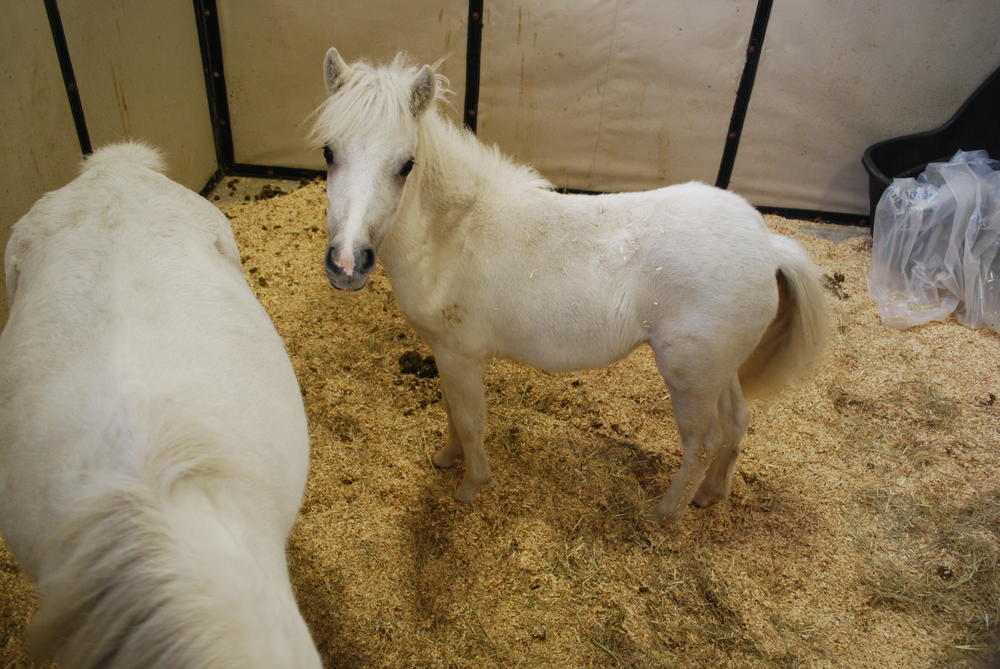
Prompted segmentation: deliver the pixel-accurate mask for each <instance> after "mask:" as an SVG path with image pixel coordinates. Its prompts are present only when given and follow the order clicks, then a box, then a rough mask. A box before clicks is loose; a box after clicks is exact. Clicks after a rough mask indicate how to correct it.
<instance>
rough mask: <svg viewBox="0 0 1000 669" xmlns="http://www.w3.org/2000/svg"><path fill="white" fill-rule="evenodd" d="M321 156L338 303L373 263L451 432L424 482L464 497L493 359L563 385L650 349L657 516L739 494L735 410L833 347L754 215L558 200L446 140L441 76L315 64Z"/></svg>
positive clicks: (693, 203)
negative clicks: (660, 469)
mask: <svg viewBox="0 0 1000 669" xmlns="http://www.w3.org/2000/svg"><path fill="white" fill-rule="evenodd" d="M324 78H325V84H326V88H327V92H328V93H329V94H330V96H329V98H328V99H327V100H326V102H325V103H324V104H323V105H322V106H321V107H320V108H319V109H318V110H317V112H316V115H315V124H314V129H313V136H314V138H315V140H316V142H317V144H321V145H322V146H323V151H324V155H325V156H326V159H327V164H328V173H327V191H328V195H329V207H328V220H327V228H328V234H329V248H328V249H327V253H326V257H325V261H324V262H325V265H326V272H327V276H328V278H329V280H330V283H331V284H332V285H333V286H334V287H336V288H339V289H345V290H356V289H358V288H360V287H362V286H363V285H364V284H365V281H366V280H367V277H368V274H369V272H370V271H371V269H372V267H373V266H374V264H375V260H376V253H377V254H378V256H379V257H381V258H382V259H383V262H384V263H385V267H386V270H387V272H388V274H389V278H390V280H391V282H392V286H393V291H394V292H395V294H396V297H397V299H398V300H399V305H400V309H401V310H402V312H403V314H404V315H405V316H406V317H407V319H408V320H409V321H410V323H411V324H412V325H413V327H414V328H415V329H416V330H417V332H418V333H419V334H420V335H421V336H422V337H423V339H424V340H425V341H426V342H427V343H428V345H429V346H430V347H431V349H432V350H433V352H434V356H435V358H436V360H437V364H438V369H439V371H440V374H441V387H442V397H443V399H444V403H445V408H446V410H447V413H448V426H449V436H448V442H447V444H446V445H445V446H444V447H443V448H442V449H441V450H439V451H438V452H437V453H436V454H435V456H434V462H435V463H436V464H437V465H438V466H441V467H447V466H450V465H452V464H454V463H455V462H457V461H458V460H459V459H460V458H464V460H465V475H464V477H463V479H462V482H461V484H460V485H459V487H458V490H457V491H456V497H457V498H458V499H460V500H462V501H471V500H472V499H473V498H474V496H475V494H476V492H477V491H478V490H479V489H480V488H481V487H482V486H483V485H485V484H486V483H487V482H488V481H489V479H490V468H489V464H488V462H487V460H486V454H485V452H484V450H483V429H484V423H485V416H486V405H485V398H484V395H483V384H482V374H483V368H484V363H485V361H486V360H487V359H488V358H490V357H504V358H512V359H515V360H520V361H523V362H526V363H529V364H532V365H535V366H537V367H541V368H543V369H548V370H554V371H569V370H575V369H582V368H592V367H599V366H602V365H607V364H610V363H612V362H615V361H616V360H619V359H621V358H622V357H624V356H625V355H627V354H628V353H629V352H630V351H631V350H632V349H633V348H635V347H636V346H638V345H639V344H642V343H647V344H649V345H650V346H651V347H652V349H653V352H654V354H655V356H656V363H657V367H658V369H659V371H660V374H661V375H662V376H663V378H664V380H665V381H666V383H667V386H668V387H669V389H670V394H671V399H672V402H673V407H674V416H675V418H676V421H677V425H678V428H679V430H680V436H681V442H682V445H683V449H684V453H683V460H682V464H681V469H680V472H679V473H678V474H677V476H676V477H675V479H674V481H673V483H672V484H671V486H670V489H669V490H668V491H667V493H666V495H664V497H663V498H662V499H661V500H660V502H659V504H658V505H657V507H656V511H655V513H654V516H655V517H656V518H657V519H660V520H663V521H665V522H669V521H672V520H675V519H676V518H678V517H679V516H680V515H681V514H682V513H683V511H684V509H685V508H686V507H687V505H688V504H689V503H690V502H692V501H694V502H695V503H696V504H698V505H699V506H705V505H708V504H713V503H715V502H718V501H719V500H721V499H724V498H725V497H726V496H727V495H728V494H729V491H730V486H731V482H732V476H733V468H734V465H735V463H736V459H737V455H738V454H739V446H740V441H741V439H742V438H743V435H744V433H745V431H746V426H747V420H748V418H747V408H746V403H745V400H744V393H747V394H759V393H762V392H763V391H765V390H768V389H777V388H780V387H781V386H783V385H784V384H785V383H787V382H788V381H789V380H790V379H792V378H794V377H797V376H802V375H803V374H804V373H805V372H806V371H807V370H808V369H809V368H810V366H811V365H812V363H813V362H814V361H815V360H816V359H817V358H818V356H819V355H820V353H821V351H822V349H823V346H824V343H825V339H826V311H825V305H824V303H823V302H824V297H823V294H822V291H821V289H820V285H819V282H818V280H817V272H816V268H815V267H814V266H813V264H812V263H811V262H810V260H809V258H808V257H807V256H806V254H805V252H804V251H803V250H802V249H801V248H800V247H799V246H798V245H797V244H796V243H795V242H793V241H792V240H790V239H788V238H785V237H781V236H778V235H773V234H770V233H769V232H768V231H767V229H766V228H765V227H764V224H763V221H762V220H761V217H760V215H759V214H758V213H757V212H756V211H755V210H754V209H753V207H751V206H750V205H749V204H747V202H746V201H745V200H743V199H742V198H740V197H739V196H737V195H734V194H732V193H729V192H726V191H722V190H719V189H716V188H711V187H709V186H705V185H703V184H697V183H689V184H683V185H679V186H671V187H668V188H662V189H659V190H655V191H649V192H644V193H624V194H618V195H602V196H580V195H561V194H558V193H554V192H552V191H551V190H550V186H549V184H548V183H547V182H545V181H544V180H543V179H542V178H541V177H540V176H538V174H537V173H535V172H534V171H533V170H531V169H529V168H526V167H522V166H519V165H515V164H514V163H512V162H510V161H508V160H507V159H505V158H504V157H503V156H501V155H500V154H499V152H497V151H496V150H495V149H491V148H487V147H484V146H483V145H481V144H479V143H478V141H477V140H476V139H475V137H474V136H473V135H471V134H469V133H467V132H465V131H464V130H459V129H458V128H456V127H455V126H453V125H452V124H451V123H449V122H448V121H446V120H444V119H443V118H442V117H441V116H440V115H439V114H438V112H437V110H436V108H435V103H436V100H437V99H438V98H439V97H440V96H441V84H442V81H441V79H440V77H438V76H437V75H435V74H434V72H433V70H432V68H430V67H428V66H424V67H422V68H419V69H418V68H413V67H408V66H406V64H405V62H404V60H403V58H402V57H397V59H396V60H395V61H394V62H393V63H392V64H391V65H389V66H386V67H379V68H374V67H371V66H369V65H367V64H364V63H356V64H354V65H347V64H346V63H345V62H344V61H343V60H342V59H341V58H340V55H339V54H338V53H337V51H336V50H335V49H331V50H330V51H329V52H328V53H327V57H326V60H325V61H324Z"/></svg>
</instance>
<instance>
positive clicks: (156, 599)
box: [28, 439, 232, 669]
mask: <svg viewBox="0 0 1000 669" xmlns="http://www.w3.org/2000/svg"><path fill="white" fill-rule="evenodd" d="M204 450H205V449H204V445H203V444H201V443H199V442H197V441H194V440H191V439H178V440H177V441H176V443H171V444H170V445H169V446H168V447H166V448H164V449H162V450H161V451H160V452H159V453H157V454H156V455H155V457H153V458H151V459H150V460H149V461H147V462H146V463H145V465H144V466H143V467H142V468H141V470H140V471H139V473H138V475H137V476H134V477H133V476H127V477H123V478H122V479H121V480H119V481H117V482H116V483H115V485H113V486H111V487H110V488H109V490H108V491H106V492H104V493H101V494H99V495H97V496H95V497H92V498H89V499H85V500H82V501H81V502H79V503H77V505H76V506H77V509H76V516H75V517H74V518H73V519H72V520H71V521H70V522H68V523H67V524H66V525H65V526H63V527H62V528H59V529H58V530H57V532H56V535H55V537H54V538H53V539H52V540H51V541H52V543H51V546H52V548H53V550H52V552H51V554H52V555H53V559H58V560H59V562H58V563H54V564H52V565H51V566H50V567H49V568H47V569H44V570H43V576H42V578H41V579H40V580H39V584H38V585H39V589H40V591H41V592H42V605H41V608H40V609H39V611H38V613H37V614H36V616H35V618H34V620H33V621H32V625H31V627H30V628H29V631H28V643H29V648H30V649H31V651H32V653H33V655H34V656H35V658H36V659H37V660H39V661H48V660H52V659H54V660H56V661H57V662H58V663H59V664H60V665H63V664H65V665H66V666H73V667H83V668H88V669H89V668H96V667H105V666H107V667H112V666H114V667H118V666H135V667H139V666H147V667H161V666H181V665H186V664H187V663H188V662H189V659H185V660H180V659H178V658H180V657H184V658H189V655H186V653H189V654H190V657H195V656H197V655H198V654H199V653H203V654H204V652H206V651H204V648H205V647H207V646H209V645H210V643H207V642H206V639H205V637H206V636H211V634H213V633H214V632H213V630H212V629H210V627H209V626H208V625H203V626H202V627H201V628H198V629H193V630H192V631H191V632H189V633H186V634H185V633H184V630H185V628H186V627H191V626H192V625H193V623H194V622H197V619H195V618H192V616H194V615H196V614H195V613H192V611H196V610H197V608H198V607H197V606H195V605H196V604H199V598H201V599H204V598H205V594H204V593H203V592H200V591H199V590H198V588H199V585H200V581H199V580H198V578H197V576H196V575H198V574H204V573H205V572H206V571H207V570H208V569H210V568H211V567H212V566H213V565H209V564H206V563H205V562H204V561H202V562H197V561H196V560H195V558H194V557H193V556H192V555H190V549H189V548H187V546H186V544H185V543H184V541H183V540H184V537H182V536H178V532H177V522H176V521H177V517H178V514H179V513H180V512H179V511H177V510H176V508H175V507H177V504H178V502H177V500H176V499H175V497H178V495H180V494H184V493H186V492H187V491H184V490H179V489H181V488H183V487H185V486H191V485H199V484H200V483H201V482H202V481H203V480H204V479H207V478H211V477H216V478H218V477H225V476H227V475H228V473H229V470H230V469H232V467H231V466H230V465H229V464H228V463H226V462H224V461H222V460H221V459H217V458H213V457H211V456H206V455H205V454H204V453H203V452H204ZM216 485H217V486H218V485H220V484H216ZM209 520H210V519H209ZM201 521H202V522H205V521H206V519H205V518H204V517H202V518H201ZM208 578H209V577H208V576H206V577H204V578H203V579H201V580H202V581H203V580H206V579H208ZM189 619H190V621H189ZM178 639H181V640H182V641H183V643H178Z"/></svg>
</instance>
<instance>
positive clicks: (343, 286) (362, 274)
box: [323, 246, 375, 290]
mask: <svg viewBox="0 0 1000 669" xmlns="http://www.w3.org/2000/svg"><path fill="white" fill-rule="evenodd" d="M323 265H324V267H325V268H326V278H327V279H329V281H330V285H332V286H333V287H334V288H336V289H338V290H359V289H360V288H363V287H364V285H365V283H366V282H367V281H368V275H369V274H371V271H372V269H373V268H374V267H375V249H373V248H372V247H371V246H359V247H356V248H355V249H354V251H353V253H351V254H349V255H348V254H345V253H343V250H342V249H340V248H339V247H337V246H329V247H327V249H326V256H324V258H323Z"/></svg>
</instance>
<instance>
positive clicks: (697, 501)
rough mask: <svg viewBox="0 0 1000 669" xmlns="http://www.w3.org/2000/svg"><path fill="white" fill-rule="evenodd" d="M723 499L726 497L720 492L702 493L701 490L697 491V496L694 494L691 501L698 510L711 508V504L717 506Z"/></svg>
mask: <svg viewBox="0 0 1000 669" xmlns="http://www.w3.org/2000/svg"><path fill="white" fill-rule="evenodd" d="M725 498H726V495H724V494H723V493H720V492H715V491H712V492H702V491H701V490H699V491H698V494H696V495H695V496H694V499H693V500H691V501H692V503H693V504H694V505H695V506H696V507H698V508H699V509H705V508H708V507H710V506H712V505H713V504H718V503H719V502H721V501H722V500H724V499H725Z"/></svg>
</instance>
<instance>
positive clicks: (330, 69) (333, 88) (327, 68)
mask: <svg viewBox="0 0 1000 669" xmlns="http://www.w3.org/2000/svg"><path fill="white" fill-rule="evenodd" d="M350 72H351V68H350V67H349V66H348V65H347V63H345V62H344V59H343V58H341V57H340V52H338V51H337V50H336V49H334V48H333V47H330V50H329V51H327V52H326V58H324V59H323V83H324V84H326V92H327V94H328V95H333V94H334V93H336V92H337V89H338V88H340V87H341V86H343V85H344V81H345V80H346V79H347V75H348V74H350Z"/></svg>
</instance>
